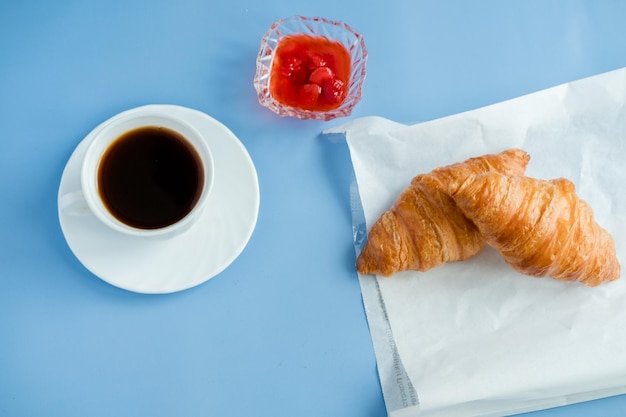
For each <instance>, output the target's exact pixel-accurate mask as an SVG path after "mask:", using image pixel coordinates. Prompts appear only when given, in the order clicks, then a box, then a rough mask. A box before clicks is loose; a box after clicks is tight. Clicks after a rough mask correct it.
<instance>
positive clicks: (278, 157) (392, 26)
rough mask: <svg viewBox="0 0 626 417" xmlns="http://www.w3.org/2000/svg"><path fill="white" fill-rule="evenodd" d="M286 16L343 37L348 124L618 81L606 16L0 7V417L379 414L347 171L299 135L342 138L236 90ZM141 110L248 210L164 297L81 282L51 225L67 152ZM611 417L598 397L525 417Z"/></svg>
mask: <svg viewBox="0 0 626 417" xmlns="http://www.w3.org/2000/svg"><path fill="white" fill-rule="evenodd" d="M294 14H302V15H309V16H323V17H327V18H330V19H333V20H341V21H344V22H347V23H349V24H350V25H351V26H353V27H354V28H355V29H357V30H358V31H360V32H361V33H363V35H364V37H365V42H366V45H367V48H368V50H369V61H368V75H367V79H366V82H365V86H364V91H363V92H364V95H363V99H362V101H361V103H360V104H359V105H358V106H357V107H356V109H355V111H354V113H353V115H352V116H351V117H350V118H356V117H361V116H369V115H378V116H383V117H387V118H390V119H393V120H395V121H399V122H406V123H413V122H419V121H425V120H431V119H434V118H438V117H442V116H447V115H450V114H454V113H457V112H460V111H464V110H471V109H474V108H477V107H481V106H484V105H488V104H492V103H496V102H498V101H501V100H505V99H509V98H513V97H516V96H519V95H522V94H526V93H531V92H534V91H537V90H540V89H543V88H546V87H551V86H554V85H557V84H561V83H564V82H568V81H572V80H575V79H578V78H582V77H587V76H591V75H595V74H598V73H601V72H605V71H609V70H613V69H617V68H620V67H624V66H626V52H625V51H626V25H625V24H624V18H625V17H626V2H623V1H620V0H615V1H609V0H601V1H597V0H593V1H592V0H589V1H581V0H578V1H576V0H572V1H557V0H549V1H543V0H536V1H458V2H451V1H443V2H428V1H411V0H406V1H389V2H382V1H380V2H366V3H364V2H363V1H362V0H345V1H337V0H315V1H295V0H266V1H263V2H261V1H250V0H245V1H244V0H228V1H217V0H213V1H211V0H203V1H200V0H176V1H165V0H153V1H142V0H127V1H121V0H108V1H79V0H74V1H69V0H59V1H50V2H49V1H33V0H1V1H0V196H1V197H0V199H1V200H0V202H1V204H0V236H1V237H2V239H1V241H0V242H1V243H0V416H65V417H70V416H72V417H73V416H154V417H157V416H218V415H219V416H301V417H305V416H311V417H313V416H315V417H318V416H325V417H331V416H337V417H357V416H358V417H383V416H385V415H386V412H385V407H384V402H383V398H382V394H381V390H380V384H379V382H378V378H377V373H376V365H375V358H374V353H373V348H372V344H371V339H370V336H369V332H368V327H367V322H366V318H365V313H364V311H363V306H362V302H361V295H360V289H359V285H358V281H357V277H356V274H355V271H354V261H355V255H354V251H353V248H352V230H351V217H350V207H349V184H350V180H351V165H350V159H349V154H348V150H347V147H346V146H345V143H343V142H336V141H330V140H327V139H323V138H321V137H320V132H321V131H322V130H323V129H326V128H328V127H331V126H334V125H338V124H340V123H343V122H345V121H346V120H347V119H340V120H334V121H331V122H319V121H301V120H294V119H286V118H279V117H277V116H275V115H274V114H273V113H271V112H270V111H268V110H266V109H265V108H263V107H261V106H260V105H259V104H258V102H257V100H256V95H255V91H254V88H253V85H252V78H253V76H254V71H255V59H256V54H257V52H258V49H259V42H260V39H261V37H262V36H263V34H264V33H265V32H266V30H267V29H268V28H269V26H270V25H271V24H272V22H273V21H275V20H277V19H280V18H283V17H288V16H291V15H294ZM150 103H168V104H179V105H183V106H187V107H192V108H195V109H198V110H201V111H204V112H206V113H208V114H210V115H211V116H213V117H215V118H217V119H218V120H220V121H221V122H223V123H224V124H226V125H227V126H228V127H229V128H230V129H231V130H232V131H233V132H234V133H235V134H236V135H237V136H238V137H239V138H240V139H241V141H242V142H243V143H244V145H245V146H246V148H247V149H248V151H249V153H250V155H251V157H252V159H253V161H254V163H255V165H256V168H257V171H258V175H259V184H260V190H261V206H260V211H259V218H258V223H257V227H256V230H255V232H254V234H253V236H252V238H251V240H250V242H249V244H248V246H247V247H246V249H245V250H244V252H243V253H242V254H241V256H240V257H239V258H237V260H236V261H235V262H234V263H233V264H232V265H231V266H230V267H229V268H228V269H227V270H225V271H224V272H223V273H221V274H220V275H218V276H217V277H215V278H213V279H212V280H210V281H208V282H207V283H205V284H203V285H201V286H198V287H196V288H193V289H190V290H187V291H183V292H180V293H176V294H171V295H164V296H147V295H141V294H134V293H130V292H127V291H124V290H120V289H118V288H115V287H113V286H111V285H109V284H107V283H105V282H103V281H101V280H100V279H98V278H96V277H95V276H93V275H92V274H91V273H89V272H88V271H87V270H86V269H85V268H84V267H83V266H82V265H81V264H80V263H79V262H78V260H77V259H76V258H74V257H73V255H72V253H71V252H70V250H69V248H68V246H67V244H66V243H65V240H64V237H63V235H62V233H61V229H60V226H59V223H58V219H57V206H56V197H57V190H58V186H59V181H60V178H61V173H62V170H63V168H64V166H65V163H66V162H67V160H68V158H69V156H70V155H71V152H72V151H73V149H74V147H75V146H76V145H77V144H78V143H79V142H80V140H81V139H82V138H83V137H84V136H85V135H86V134H87V133H88V132H89V131H90V130H91V129H92V128H94V127H95V126H96V125H97V124H98V123H100V122H101V121H103V120H105V119H107V118H109V117H110V116H112V115H114V114H116V113H118V112H120V111H123V110H126V109H129V108H131V107H135V106H139V105H142V104H150ZM581 360H584V358H581ZM505 371H506V370H503V372H505ZM624 377H625V379H626V375H625V376H624ZM451 395H452V394H451ZM624 413H626V396H618V397H612V398H607V399H602V400H597V401H592V402H588V403H583V404H578V405H573V406H567V407H561V408H555V409H552V410H545V411H541V412H536V413H532V416H537V417H556V416H588V415H602V416H623V415H624Z"/></svg>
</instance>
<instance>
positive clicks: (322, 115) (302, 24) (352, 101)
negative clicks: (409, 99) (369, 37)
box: [254, 16, 367, 121]
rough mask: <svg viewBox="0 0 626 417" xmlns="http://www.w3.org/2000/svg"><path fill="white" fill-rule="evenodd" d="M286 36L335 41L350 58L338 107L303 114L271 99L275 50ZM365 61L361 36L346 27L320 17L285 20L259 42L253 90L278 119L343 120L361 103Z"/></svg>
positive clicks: (273, 25) (300, 110)
mask: <svg viewBox="0 0 626 417" xmlns="http://www.w3.org/2000/svg"><path fill="white" fill-rule="evenodd" d="M290 35H308V36H312V37H323V38H326V39H328V40H331V41H337V42H339V43H340V44H341V45H343V46H344V47H345V48H346V50H347V51H348V53H349V55H350V75H349V79H348V82H347V86H346V92H345V98H344V99H343V101H342V102H341V104H340V105H339V107H336V108H334V109H330V110H307V109H302V108H299V107H292V106H289V105H285V104H282V103H280V102H278V101H277V100H276V99H275V98H274V97H273V96H272V92H271V90H270V82H271V77H272V64H273V62H274V58H275V53H276V47H277V46H278V44H279V43H280V41H281V40H282V39H283V38H285V37H286V36H290ZM366 61H367V50H366V49H365V42H364V41H363V36H362V35H360V34H359V33H357V32H355V31H354V30H353V29H352V28H351V27H350V26H348V25H347V24H345V23H341V22H333V21H330V20H327V19H324V18H321V17H312V18H309V17H303V16H294V17H289V18H286V19H282V20H279V21H277V22H275V23H274V24H272V26H271V27H270V29H269V30H268V31H267V33H266V34H265V35H264V36H263V38H262V39H261V49H260V51H259V55H258V56H257V60H256V74H255V76H254V87H255V89H256V92H257V95H258V98H259V102H260V103H261V104H262V105H263V106H265V107H267V108H269V109H270V110H272V111H273V112H275V113H276V114H278V115H279V116H291V117H296V118H298V119H317V120H325V121H327V120H331V119H334V118H336V117H345V116H348V115H350V114H351V113H352V109H353V108H354V106H355V105H356V104H357V103H358V102H359V100H361V90H362V87H363V81H364V80H365V63H366Z"/></svg>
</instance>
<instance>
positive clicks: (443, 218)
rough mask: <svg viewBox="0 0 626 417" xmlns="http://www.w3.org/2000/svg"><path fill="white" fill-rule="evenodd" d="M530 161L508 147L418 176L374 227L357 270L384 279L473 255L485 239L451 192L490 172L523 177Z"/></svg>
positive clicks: (424, 269)
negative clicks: (396, 273)
mask: <svg viewBox="0 0 626 417" xmlns="http://www.w3.org/2000/svg"><path fill="white" fill-rule="evenodd" d="M529 159H530V157H529V155H528V154H527V153H526V152H524V151H523V150H520V149H510V150H507V151H504V152H501V153H499V154H495V155H491V154H490V155H484V156H481V157H476V158H471V159H468V160H467V161H465V162H460V163H456V164H453V165H449V166H446V167H442V168H437V169H435V170H433V171H431V172H430V173H429V174H423V175H418V176H416V177H415V178H413V180H412V181H411V184H410V186H409V187H408V188H407V189H405V190H404V191H403V192H402V194H400V196H399V197H398V199H397V200H396V202H395V204H394V205H393V207H392V208H391V209H389V210H388V211H386V212H385V213H383V214H382V216H381V217H380V218H379V219H378V220H377V221H376V223H374V225H373V226H372V227H371V229H370V231H369V233H368V238H367V242H366V244H365V246H364V248H363V250H362V251H361V254H360V255H359V257H358V259H357V271H358V272H359V273H361V274H381V275H384V276H389V275H391V274H393V273H395V272H398V271H405V270H416V271H426V270H429V269H431V268H433V267H436V266H439V265H442V264H443V263H445V262H450V261H461V260H464V259H467V258H469V257H471V256H473V255H475V254H476V253H478V252H479V251H480V250H481V249H482V248H483V246H484V244H485V241H484V239H483V237H482V236H481V235H480V233H479V231H478V229H477V228H476V226H474V224H473V223H472V222H471V221H469V220H468V219H467V218H466V217H465V216H464V215H463V214H462V212H461V211H460V210H459V209H458V208H457V206H456V204H455V202H454V200H453V199H452V198H451V197H450V196H449V195H448V194H447V190H448V188H450V187H452V188H458V187H459V185H460V184H461V183H463V182H464V181H465V180H466V179H467V178H468V177H472V176H476V175H478V174H481V173H484V172H489V171H495V172H500V173H502V174H505V175H523V174H524V171H525V170H526V165H528V161H529Z"/></svg>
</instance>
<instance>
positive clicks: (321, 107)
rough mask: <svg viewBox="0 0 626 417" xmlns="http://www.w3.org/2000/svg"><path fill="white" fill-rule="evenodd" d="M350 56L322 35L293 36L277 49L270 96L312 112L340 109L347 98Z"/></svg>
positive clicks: (284, 39) (338, 43)
mask: <svg viewBox="0 0 626 417" xmlns="http://www.w3.org/2000/svg"><path fill="white" fill-rule="evenodd" d="M349 80H350V53H349V52H348V50H347V49H346V47H345V46H343V45H342V44H341V43H340V42H337V41H333V40H330V39H327V38H325V37H322V36H310V35H290V36H286V37H285V38H283V39H281V40H280V42H279V43H278V45H277V47H276V52H275V55H274V60H273V64H272V68H271V74H270V93H271V94H272V96H273V97H274V99H275V100H276V101H278V102H279V103H281V104H283V105H286V106H290V107H295V108H299V109H304V110H310V111H326V110H332V109H336V108H337V107H339V106H341V103H343V101H344V100H345V98H346V94H347V90H348V81H349Z"/></svg>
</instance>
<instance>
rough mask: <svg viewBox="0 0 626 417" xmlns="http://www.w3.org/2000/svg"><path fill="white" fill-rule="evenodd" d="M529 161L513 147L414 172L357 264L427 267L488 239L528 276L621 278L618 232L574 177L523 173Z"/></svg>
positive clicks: (388, 271)
mask: <svg viewBox="0 0 626 417" xmlns="http://www.w3.org/2000/svg"><path fill="white" fill-rule="evenodd" d="M528 161H529V155H528V154H527V153H526V152H524V151H522V150H519V149H511V150H507V151H504V152H502V153H500V154H496V155H485V156H482V157H477V158H471V159H469V160H467V161H465V162H461V163H457V164H453V165H449V166H445V167H441V168H437V169H435V170H433V171H431V172H430V173H428V174H422V175H418V176H416V177H415V178H414V179H413V180H412V181H411V184H410V186H409V187H407V189H406V190H404V191H403V192H402V193H401V194H400V196H399V197H398V199H397V200H396V202H395V204H394V205H393V207H392V208H391V209H389V210H388V211H386V212H385V213H383V214H382V216H381V217H380V218H379V219H378V220H377V222H376V223H375V224H374V225H373V226H372V228H371V229H370V232H369V234H368V240H367V242H366V244H365V246H364V248H363V250H362V252H361V254H360V255H359V257H358V258H357V271H358V272H359V273H361V274H366V273H370V274H380V275H383V276H390V275H392V274H393V273H395V272H398V271H404V270H416V271H427V270H429V269H431V268H433V267H436V266H439V265H441V264H443V263H445V262H451V261H461V260H464V259H467V258H469V257H471V256H473V255H475V254H476V253H478V252H479V251H480V250H481V249H482V247H483V246H484V244H485V242H486V243H488V244H489V245H491V246H493V247H494V248H495V249H497V250H498V251H499V252H500V253H501V254H502V255H503V257H504V259H505V260H506V262H507V263H508V264H509V265H511V267H513V268H514V269H515V270H517V271H519V272H522V273H524V274H526V275H530V276H535V277H542V276H550V277H553V278H555V279H558V280H565V281H580V282H582V283H584V284H586V285H589V286H595V285H598V284H600V283H602V282H607V281H612V280H615V279H617V278H619V275H620V265H619V262H618V260H617V256H616V253H615V245H614V242H613V238H612V237H611V235H610V234H609V233H608V232H607V231H606V230H604V229H603V228H601V227H600V226H599V225H598V224H597V223H596V222H595V220H594V216H593V212H592V210H591V208H590V207H589V205H588V204H587V203H586V202H585V201H583V200H582V199H580V198H579V197H578V196H577V195H576V192H575V187H574V184H573V183H572V182H571V181H569V180H566V179H562V178H560V179H555V180H549V181H546V180H539V179H534V178H530V177H526V176H524V171H525V168H526V165H527V164H528Z"/></svg>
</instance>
